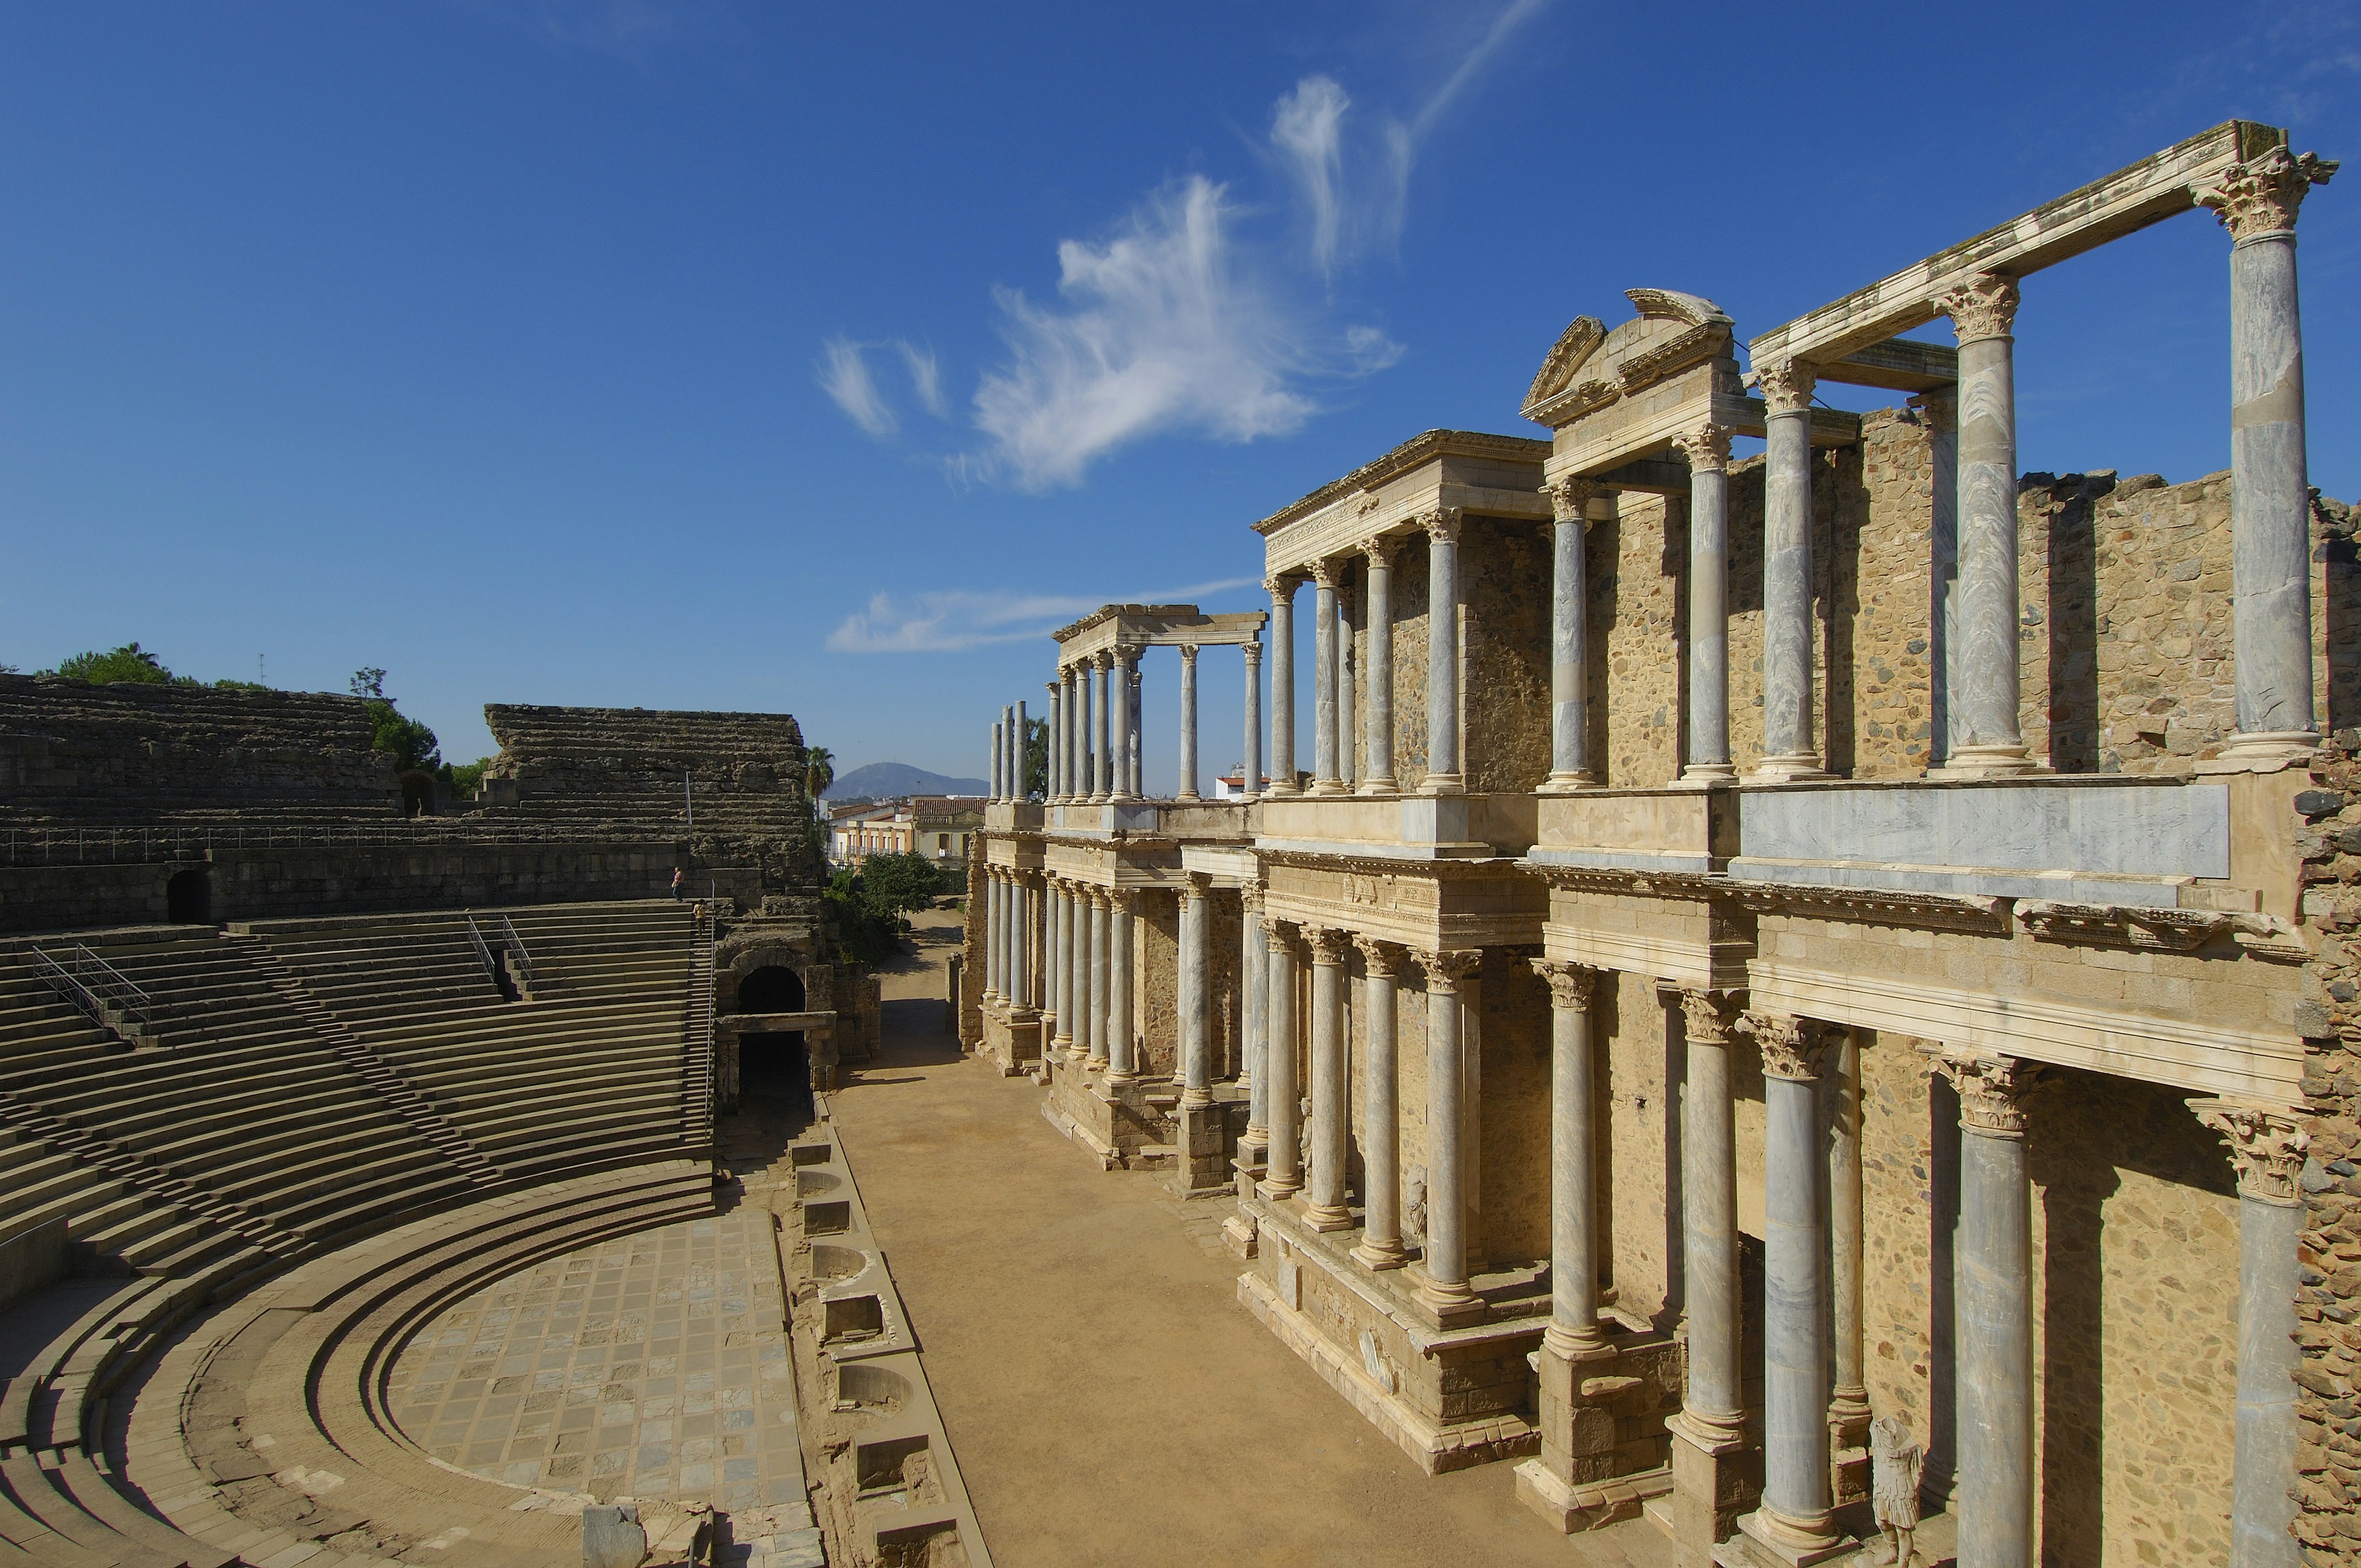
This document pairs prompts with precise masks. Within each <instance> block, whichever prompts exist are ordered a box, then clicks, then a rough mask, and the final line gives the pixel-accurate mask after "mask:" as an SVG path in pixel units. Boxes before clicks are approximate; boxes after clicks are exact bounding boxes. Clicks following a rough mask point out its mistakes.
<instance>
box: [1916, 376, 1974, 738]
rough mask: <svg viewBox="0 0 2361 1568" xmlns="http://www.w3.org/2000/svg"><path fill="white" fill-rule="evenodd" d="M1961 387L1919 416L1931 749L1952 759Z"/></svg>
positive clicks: (1958, 722) (1928, 400) (1930, 396)
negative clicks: (1928, 516)
mask: <svg viewBox="0 0 2361 1568" xmlns="http://www.w3.org/2000/svg"><path fill="white" fill-rule="evenodd" d="M1958 415H1959V400H1958V397H1957V394H1956V389H1954V391H1953V392H1951V393H1949V394H1946V393H1940V392H1930V393H1927V395H1926V396H1925V397H1923V398H1922V399H1920V400H1919V417H1920V418H1921V419H1922V420H1924V421H1925V422H1926V426H1927V478H1928V488H1929V489H1930V490H1931V492H1932V493H1931V495H1930V496H1929V498H1928V500H1929V505H1930V508H1931V511H1932V520H1931V521H1930V523H1929V525H1928V538H1927V545H1928V552H1929V554H1930V556H1931V558H1932V559H1931V565H1932V570H1933V582H1932V584H1931V588H1932V593H1933V602H1932V603H1931V604H1930V605H1929V606H1928V607H1927V609H1928V614H1927V625H1928V627H1929V630H1930V631H1931V633H1932V636H1931V641H1932V643H1933V647H1932V649H1931V652H1932V655H1933V656H1932V657H1931V658H1930V659H1929V661H1928V663H1929V666H1930V668H1931V670H1932V672H1933V675H1934V680H1933V686H1934V689H1933V691H1932V692H1931V693H1930V694H1929V696H1931V698H1932V703H1931V707H1932V712H1931V715H1930V718H1931V720H1932V724H1931V730H1932V734H1931V741H1932V744H1931V746H1930V748H1929V749H1930V751H1932V752H1933V760H1934V761H1937V762H1944V761H1948V760H1949V758H1950V756H1951V754H1952V753H1953V752H1955V751H1958V750H1959V749H1960V746H1961V745H1962V744H1963V743H1964V742H1965V740H1966V739H1967V724H1966V721H1965V720H1964V719H1963V718H1960V707H1959V703H1958V700H1957V698H1956V697H1955V696H1954V694H1955V693H1957V692H1958V691H1959V689H1960V680H1961V679H1962V678H1963V677H1962V674H1961V664H1962V663H1963V661H1962V659H1961V656H1960V427H1959V417H1958Z"/></svg>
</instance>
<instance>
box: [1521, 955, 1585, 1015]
mask: <svg viewBox="0 0 2361 1568" xmlns="http://www.w3.org/2000/svg"><path fill="white" fill-rule="evenodd" d="M1533 972H1534V973H1535V974H1537V975H1539V976H1541V977H1542V979H1543V980H1545V981H1548V982H1549V989H1550V1005H1551V1006H1552V1007H1553V1008H1555V1009H1556V1010H1558V1011H1559V1012H1562V1013H1579V1012H1587V1011H1588V1010H1589V1007H1590V993H1591V988H1592V986H1593V985H1594V984H1595V983H1596V982H1597V981H1598V970H1595V969H1591V968H1588V967H1587V966H1586V965H1583V964H1569V963H1561V962H1559V961H1558V960H1556V959H1534V960H1533Z"/></svg>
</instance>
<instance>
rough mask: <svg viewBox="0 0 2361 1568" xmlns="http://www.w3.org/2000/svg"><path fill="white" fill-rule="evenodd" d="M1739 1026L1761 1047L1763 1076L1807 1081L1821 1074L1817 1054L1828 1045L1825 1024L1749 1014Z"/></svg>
mask: <svg viewBox="0 0 2361 1568" xmlns="http://www.w3.org/2000/svg"><path fill="white" fill-rule="evenodd" d="M1738 1026H1739V1028H1740V1029H1741V1031H1743V1032H1744V1033H1746V1034H1747V1035H1750V1036H1752V1037H1753V1040H1754V1043H1755V1045H1757V1046H1758V1047H1761V1048H1762V1051H1763V1077H1765V1078H1779V1079H1784V1080H1787V1081H1788V1082H1790V1083H1810V1082H1812V1081H1814V1080H1817V1078H1818V1077H1819V1076H1820V1057H1821V1055H1822V1053H1824V1052H1825V1051H1826V1050H1827V1049H1828V1026H1827V1025H1823V1024H1820V1023H1817V1022H1816V1021H1814V1020H1812V1019H1809V1018H1784V1017H1781V1016H1779V1015H1777V1014H1770V1013H1748V1014H1744V1015H1743V1016H1741V1018H1740V1020H1739V1025H1738Z"/></svg>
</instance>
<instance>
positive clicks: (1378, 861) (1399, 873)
mask: <svg viewBox="0 0 2361 1568" xmlns="http://www.w3.org/2000/svg"><path fill="white" fill-rule="evenodd" d="M1255 854H1256V856H1257V858H1258V859H1259V860H1260V861H1262V863H1263V864H1264V865H1266V866H1301V867H1304V868H1306V869H1308V870H1312V871H1323V872H1336V871H1342V872H1356V873H1358V874H1360V875H1363V876H1386V877H1400V878H1402V879H1404V880H1406V881H1415V882H1473V881H1495V882H1497V881H1501V880H1504V879H1507V878H1510V877H1513V876H1515V875H1517V874H1518V873H1519V872H1521V870H1522V869H1523V868H1522V866H1521V863H1520V862H1519V861H1517V860H1516V859H1515V858H1514V857H1512V856H1508V855H1493V856H1488V857H1484V858H1481V859H1475V858H1470V859H1465V860H1461V859H1452V860H1441V861H1400V860H1394V859H1391V858H1389V857H1388V856H1384V855H1356V854H1352V853H1350V852H1348V851H1333V852H1332V851H1326V850H1271V849H1262V848H1257V850H1255Z"/></svg>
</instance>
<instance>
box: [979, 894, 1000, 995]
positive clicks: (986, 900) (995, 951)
mask: <svg viewBox="0 0 2361 1568" xmlns="http://www.w3.org/2000/svg"><path fill="white" fill-rule="evenodd" d="M999 996H1000V873H999V872H996V871H994V870H993V869H992V868H991V867H989V866H987V867H985V868H984V872H983V999H984V1000H985V1001H986V1002H993V1001H997V1000H998V999H999Z"/></svg>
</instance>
